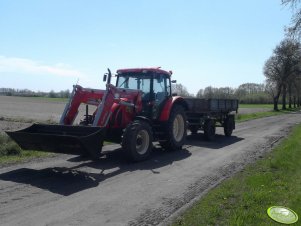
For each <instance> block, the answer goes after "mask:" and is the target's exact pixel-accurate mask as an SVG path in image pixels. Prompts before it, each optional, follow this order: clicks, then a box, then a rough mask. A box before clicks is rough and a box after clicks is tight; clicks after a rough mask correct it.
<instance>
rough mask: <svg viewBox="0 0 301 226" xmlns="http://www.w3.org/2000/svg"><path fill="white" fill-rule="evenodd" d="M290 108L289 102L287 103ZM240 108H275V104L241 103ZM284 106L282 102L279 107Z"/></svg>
mask: <svg viewBox="0 0 301 226" xmlns="http://www.w3.org/2000/svg"><path fill="white" fill-rule="evenodd" d="M286 107H287V108H288V104H287V105H286ZM239 108H270V109H274V104H239ZM281 108H282V104H278V109H281Z"/></svg>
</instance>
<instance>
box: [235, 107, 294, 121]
mask: <svg viewBox="0 0 301 226" xmlns="http://www.w3.org/2000/svg"><path fill="white" fill-rule="evenodd" d="M298 110H300V108H291V109H288V110H279V111H264V112H254V113H250V114H237V115H236V116H235V117H236V118H235V120H236V122H243V121H248V120H252V119H258V118H264V117H269V116H275V115H281V114H287V113H292V112H295V111H298Z"/></svg>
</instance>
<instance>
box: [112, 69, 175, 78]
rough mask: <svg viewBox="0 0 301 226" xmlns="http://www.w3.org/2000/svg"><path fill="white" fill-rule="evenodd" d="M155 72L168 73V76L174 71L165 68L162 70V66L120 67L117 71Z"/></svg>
mask: <svg viewBox="0 0 301 226" xmlns="http://www.w3.org/2000/svg"><path fill="white" fill-rule="evenodd" d="M149 71H151V72H155V73H160V74H166V75H168V76H171V74H172V72H167V71H164V70H161V69H160V68H128V69H119V70H117V73H121V74H122V73H130V72H136V73H146V72H149Z"/></svg>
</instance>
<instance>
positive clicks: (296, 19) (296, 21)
mask: <svg viewBox="0 0 301 226" xmlns="http://www.w3.org/2000/svg"><path fill="white" fill-rule="evenodd" d="M281 3H282V4H283V5H288V6H290V7H291V9H292V10H293V16H292V25H291V26H290V27H288V28H287V34H288V35H289V36H290V35H292V36H297V37H300V35H301V8H300V7H298V6H299V4H300V0H281Z"/></svg>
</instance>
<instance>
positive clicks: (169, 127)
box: [160, 105, 187, 150]
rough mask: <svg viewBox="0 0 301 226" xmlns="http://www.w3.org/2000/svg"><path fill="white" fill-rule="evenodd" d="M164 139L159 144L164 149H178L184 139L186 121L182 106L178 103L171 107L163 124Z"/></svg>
mask: <svg viewBox="0 0 301 226" xmlns="http://www.w3.org/2000/svg"><path fill="white" fill-rule="evenodd" d="M164 130H165V134H166V136H165V140H164V141H160V145H161V146H162V147H163V148H164V149H165V150H180V149H182V146H183V144H184V142H185V140H186V135H187V122H186V114H185V111H184V108H183V107H182V106H180V105H176V106H174V107H173V109H172V111H171V113H170V117H169V120H168V122H167V124H166V126H165V129H164Z"/></svg>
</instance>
